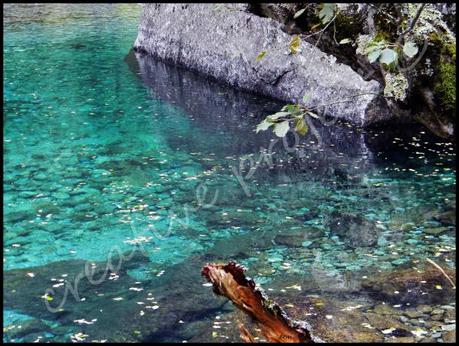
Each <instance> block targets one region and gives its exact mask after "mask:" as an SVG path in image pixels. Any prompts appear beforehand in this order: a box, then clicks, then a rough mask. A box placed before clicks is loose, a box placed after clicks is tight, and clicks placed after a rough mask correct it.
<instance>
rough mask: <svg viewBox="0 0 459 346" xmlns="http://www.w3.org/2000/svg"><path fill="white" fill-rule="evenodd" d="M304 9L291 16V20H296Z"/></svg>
mask: <svg viewBox="0 0 459 346" xmlns="http://www.w3.org/2000/svg"><path fill="white" fill-rule="evenodd" d="M305 10H306V9H305V8H303V9H302V10H299V11H298V12H297V13H295V15H294V16H293V19H297V18H298V17H299V16H301V15H302V14H303V13H304V11H305Z"/></svg>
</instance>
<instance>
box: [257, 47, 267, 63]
mask: <svg viewBox="0 0 459 346" xmlns="http://www.w3.org/2000/svg"><path fill="white" fill-rule="evenodd" d="M265 55H266V51H265V50H262V51H261V52H260V54H258V55H257V58H256V59H255V60H256V61H257V62H259V61H261V59H263V58H264V57H265Z"/></svg>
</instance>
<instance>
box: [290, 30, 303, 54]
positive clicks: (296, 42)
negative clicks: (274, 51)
mask: <svg viewBox="0 0 459 346" xmlns="http://www.w3.org/2000/svg"><path fill="white" fill-rule="evenodd" d="M300 45H301V38H300V36H298V35H295V36H293V38H292V40H291V41H290V44H289V46H288V48H289V50H290V54H296V53H298V49H299V48H300Z"/></svg>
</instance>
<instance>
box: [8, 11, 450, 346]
mask: <svg viewBox="0 0 459 346" xmlns="http://www.w3.org/2000/svg"><path fill="white" fill-rule="evenodd" d="M66 6H67V5H54V4H49V5H19V4H17V5H7V6H6V7H5V15H4V29H5V34H4V41H5V43H4V55H5V63H4V74H5V79H4V123H5V127H4V173H5V177H4V201H5V208H4V217H5V224H4V270H5V272H4V284H5V288H4V331H5V333H4V340H5V341H36V340H38V341H47V340H49V341H67V342H70V341H94V340H97V341H102V340H107V341H178V342H181V341H183V340H188V341H217V342H227V341H239V336H238V329H237V325H236V323H235V321H236V319H240V318H242V317H241V316H240V315H239V314H238V313H237V312H236V311H234V308H233V307H232V305H231V304H229V303H227V302H226V300H225V299H223V298H220V297H215V296H214V295H213V294H212V293H211V290H210V289H209V287H206V286H205V285H203V283H204V281H203V280H202V279H201V278H200V269H201V267H202V266H203V264H205V263H206V262H208V261H228V260H230V259H233V260H236V261H238V262H240V263H243V264H244V265H246V266H247V267H248V268H249V275H250V276H252V277H254V278H255V280H256V282H257V283H260V284H262V285H263V287H264V288H265V289H267V293H268V294H269V295H270V296H271V297H272V298H275V299H277V300H279V302H280V303H281V304H283V306H285V307H286V309H289V311H290V313H291V314H293V315H294V316H296V317H297V318H302V319H304V318H310V319H312V320H314V323H315V328H316V329H317V331H319V332H320V333H321V334H323V337H324V338H326V339H327V338H328V340H360V341H365V340H367V341H368V340H370V341H382V340H388V339H391V338H395V337H399V338H401V337H405V338H414V339H413V340H416V341H418V340H421V339H427V338H433V340H434V341H435V340H438V339H444V340H447V338H449V337H451V333H450V334H448V333H449V332H452V328H453V327H452V326H453V325H454V324H453V322H452V321H454V318H452V317H453V312H454V314H455V305H454V295H453V293H454V291H453V290H451V287H450V285H449V283H448V282H447V281H446V279H445V278H444V277H443V276H442V275H441V274H438V273H439V272H438V270H434V271H432V270H431V269H432V267H429V266H428V265H427V266H425V258H431V259H434V260H435V262H437V263H440V264H441V265H442V267H444V268H445V270H447V271H448V270H449V271H454V268H455V258H454V255H455V246H454V244H455V231H456V221H455V201H456V196H455V175H456V170H455V153H454V145H453V144H452V143H448V142H444V141H441V140H439V139H437V138H432V137H431V136H429V135H428V133H426V132H424V131H423V130H422V129H421V128H416V127H411V128H410V129H398V130H392V131H388V130H386V131H383V132H380V131H363V130H359V129H356V128H354V127H352V126H349V125H346V124H336V125H334V126H324V125H322V124H321V123H320V122H318V121H315V120H311V123H310V131H309V132H308V134H307V135H306V136H305V137H303V138H296V137H295V136H294V134H293V133H289V135H288V137H287V138H286V140H285V141H282V140H280V139H278V138H276V137H275V136H273V135H272V134H271V133H269V132H264V133H259V134H255V133H254V128H255V126H256V124H257V123H258V122H259V120H260V118H262V117H263V116H264V115H266V114H269V113H271V112H273V111H275V110H277V109H279V107H280V104H279V103H278V102H276V101H273V100H269V99H265V98H262V97H259V96H255V95H251V94H246V93H242V92H239V91H236V90H234V89H231V88H229V87H227V86H225V85H222V84H219V83H216V82H215V81H212V80H209V79H208V78H205V77H201V76H197V75H195V74H194V73H192V72H188V71H186V70H184V69H182V68H179V67H173V66H169V65H167V64H164V63H162V62H158V61H154V60H153V59H151V58H149V57H145V56H143V55H142V54H139V53H134V52H132V51H131V52H130V53H129V54H128V52H129V51H130V47H131V45H132V42H134V39H135V35H136V30H137V21H138V17H139V12H140V8H139V6H137V5H121V4H115V5H109V4H94V5H77V4H74V5H68V6H69V7H66ZM32 30H33V33H34V35H33V40H32V39H31V34H30V33H31V31H32ZM108 259H110V260H108ZM107 266H108V267H107ZM117 268H119V270H116V269H117ZM424 268H425V269H424ZM424 270H426V271H424ZM391 275H392V276H391ZM394 275H395V276H394ZM401 278H402V279H403V280H402V279H401ZM400 280H401V281H400ZM422 281H425V283H424V284H425V286H422V287H421V288H419V287H420V286H419V282H422ZM388 283H390V284H388ZM424 284H423V285H424ZM418 286H419V287H418ZM416 287H418V288H416ZM438 287H440V288H438ZM72 288H73V290H72ZM47 289H52V291H46V290H47ZM66 291H67V296H66V297H65V294H66V293H65V292H66ZM395 292H398V293H395ZM420 304H423V305H421V306H420ZM47 306H48V307H49V308H50V309H47ZM416 309H418V310H419V311H418V310H416ZM50 310H51V311H50ZM412 310H413V311H412ZM421 310H422V311H421ZM439 310H441V312H440V311H439ZM54 311H55V312H54ZM389 312H390V313H389ZM115 316H116V318H115ZM308 316H309V317H308ZM330 316H331V317H330ZM420 321H424V322H420ZM227 322H228V323H227ZM330 323H333V324H332V326H333V328H328V329H327V330H324V326H330ZM368 325H369V326H370V327H368ZM19 326H21V328H19ZM343 326H346V328H347V329H346V332H345V333H344V332H343V333H344V334H340V335H338V334H332V333H331V334H330V331H329V330H343V328H342V327H343ZM454 326H455V325H454ZM390 328H393V330H391V331H387V330H389V329H390ZM418 329H421V330H422V332H421V331H418ZM383 331H385V332H384V333H383ZM327 333H329V334H330V335H328V334H327Z"/></svg>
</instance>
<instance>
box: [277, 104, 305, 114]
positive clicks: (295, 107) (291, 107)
mask: <svg viewBox="0 0 459 346" xmlns="http://www.w3.org/2000/svg"><path fill="white" fill-rule="evenodd" d="M281 110H282V111H284V112H288V113H294V112H298V111H299V110H300V105H298V104H288V105H285V106H284V107H282V109H281Z"/></svg>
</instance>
